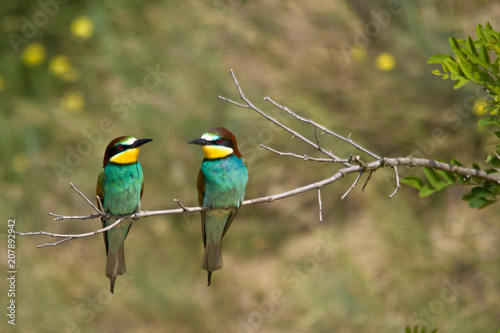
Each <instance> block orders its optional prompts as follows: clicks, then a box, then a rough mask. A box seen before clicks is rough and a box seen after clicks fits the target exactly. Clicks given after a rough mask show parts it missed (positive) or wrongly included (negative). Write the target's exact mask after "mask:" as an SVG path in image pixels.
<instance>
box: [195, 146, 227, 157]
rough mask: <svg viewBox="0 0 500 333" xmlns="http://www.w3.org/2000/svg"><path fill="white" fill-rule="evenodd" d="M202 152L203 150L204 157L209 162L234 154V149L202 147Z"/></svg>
mask: <svg viewBox="0 0 500 333" xmlns="http://www.w3.org/2000/svg"><path fill="white" fill-rule="evenodd" d="M201 150H203V156H204V157H205V158H206V159H207V160H215V159H218V158H223V157H226V156H229V155H231V154H232V153H233V149H232V148H229V147H224V146H201Z"/></svg>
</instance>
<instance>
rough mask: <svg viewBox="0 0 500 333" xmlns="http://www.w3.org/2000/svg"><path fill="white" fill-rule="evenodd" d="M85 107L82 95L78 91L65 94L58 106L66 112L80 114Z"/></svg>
mask: <svg viewBox="0 0 500 333" xmlns="http://www.w3.org/2000/svg"><path fill="white" fill-rule="evenodd" d="M84 105H85V99H84V98H83V94H82V93H81V92H80V91H78V90H72V91H70V92H68V93H66V94H65V95H64V96H63V97H62V98H61V101H60V102H59V106H60V107H61V108H63V109H65V110H66V111H70V112H80V111H81V110H82V108H83V106H84Z"/></svg>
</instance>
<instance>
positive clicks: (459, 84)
mask: <svg viewBox="0 0 500 333" xmlns="http://www.w3.org/2000/svg"><path fill="white" fill-rule="evenodd" d="M469 81H470V80H467V79H464V78H462V77H460V78H458V79H457V81H456V82H455V84H454V85H453V89H458V88H461V87H462V86H463V85H464V84H466V83H467V82H469Z"/></svg>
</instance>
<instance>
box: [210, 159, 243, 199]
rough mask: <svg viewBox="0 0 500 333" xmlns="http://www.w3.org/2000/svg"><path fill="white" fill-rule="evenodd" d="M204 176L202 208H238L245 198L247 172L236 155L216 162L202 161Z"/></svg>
mask: <svg viewBox="0 0 500 333" xmlns="http://www.w3.org/2000/svg"><path fill="white" fill-rule="evenodd" d="M201 172H203V175H204V176H205V196H204V198H203V206H205V207H213V208H230V207H239V206H240V204H241V202H243V198H244V196H245V187H246V185H247V182H248V170H247V167H246V166H245V165H244V164H243V161H242V160H241V159H240V158H239V157H237V156H236V155H231V156H229V157H227V158H223V159H218V160H204V161H203V163H202V164H201Z"/></svg>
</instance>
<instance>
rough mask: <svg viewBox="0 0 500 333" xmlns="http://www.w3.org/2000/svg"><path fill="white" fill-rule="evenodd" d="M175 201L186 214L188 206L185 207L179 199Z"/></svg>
mask: <svg viewBox="0 0 500 333" xmlns="http://www.w3.org/2000/svg"><path fill="white" fill-rule="evenodd" d="M174 201H175V202H176V203H177V204H178V205H179V207H181V208H182V209H183V210H184V212H186V206H184V205H183V204H182V203H181V201H180V200H179V199H174Z"/></svg>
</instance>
